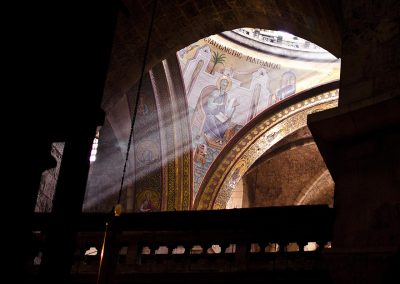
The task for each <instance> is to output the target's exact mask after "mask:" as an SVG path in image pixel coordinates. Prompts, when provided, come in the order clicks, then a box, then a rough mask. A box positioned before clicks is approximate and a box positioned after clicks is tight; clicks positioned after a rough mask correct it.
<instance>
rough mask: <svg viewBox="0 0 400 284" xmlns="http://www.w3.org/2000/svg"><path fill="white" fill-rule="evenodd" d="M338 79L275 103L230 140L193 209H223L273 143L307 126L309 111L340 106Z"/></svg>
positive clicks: (202, 186)
mask: <svg viewBox="0 0 400 284" xmlns="http://www.w3.org/2000/svg"><path fill="white" fill-rule="evenodd" d="M338 87H339V82H338V81H335V82H332V83H328V84H325V85H322V86H319V87H316V88H313V89H311V90H308V91H305V92H302V93H300V94H298V95H297V96H295V97H293V99H292V100H287V101H284V102H283V103H282V104H276V105H274V106H273V107H271V108H270V109H267V110H265V111H264V112H263V113H261V114H260V115H259V116H258V117H257V119H255V120H253V121H251V122H250V123H249V124H248V125H247V126H246V127H244V128H243V129H241V130H240V131H239V133H238V134H237V135H236V136H235V137H234V138H233V139H232V140H231V141H230V142H229V144H228V145H227V146H226V147H225V148H224V150H223V151H222V152H221V154H220V155H219V156H218V158H217V159H216V160H215V161H214V163H213V164H212V166H211V168H210V169H209V171H208V172H207V175H206V176H205V178H204V180H203V183H202V184H201V185H200V188H199V192H198V194H197V196H196V199H195V202H194V204H193V209H197V210H204V209H224V208H225V206H226V203H227V202H228V200H229V198H230V196H231V193H232V190H233V189H234V187H235V185H236V183H237V181H238V180H239V179H240V178H241V177H242V175H243V174H244V173H245V172H246V171H247V170H248V169H249V168H250V166H251V165H252V164H253V163H254V162H255V161H256V160H257V159H258V158H259V157H261V156H262V154H263V153H264V152H265V151H267V150H268V149H269V148H270V147H271V146H272V145H274V144H275V143H277V142H278V141H280V140H281V139H283V138H284V137H286V136H288V135H290V134H291V133H293V132H295V131H297V130H298V129H300V128H302V127H304V126H305V125H306V124H307V115H308V114H311V113H314V112H318V111H321V110H324V109H328V108H333V107H336V106H337V101H338Z"/></svg>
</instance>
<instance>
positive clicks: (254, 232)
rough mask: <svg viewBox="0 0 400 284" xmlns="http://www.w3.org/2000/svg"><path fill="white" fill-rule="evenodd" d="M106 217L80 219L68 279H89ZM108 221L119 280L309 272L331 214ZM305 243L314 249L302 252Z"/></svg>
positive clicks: (40, 225) (282, 211) (40, 220)
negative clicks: (128, 277)
mask: <svg viewBox="0 0 400 284" xmlns="http://www.w3.org/2000/svg"><path fill="white" fill-rule="evenodd" d="M49 218H51V215H49V214H37V215H35V222H34V226H33V228H32V229H33V230H34V231H41V230H45V229H46V224H49V223H50V222H49ZM107 218H108V217H107V215H105V214H83V216H82V218H81V223H80V224H79V231H80V232H79V235H78V245H77V248H76V253H75V263H74V265H73V267H72V272H71V273H72V275H75V277H81V276H82V277H83V276H84V275H86V276H88V275H89V276H90V277H92V278H93V277H95V275H96V273H97V271H98V266H99V255H100V251H101V246H102V240H103V236H104V229H105V223H106V222H107ZM113 218H114V220H112V221H111V223H112V224H113V227H112V229H111V232H109V233H110V234H113V236H114V240H115V242H114V243H113V244H111V245H112V247H113V251H114V254H116V257H114V259H115V261H116V262H118V265H117V267H116V273H117V275H119V276H120V277H126V275H133V274H134V275H137V274H141V275H143V274H149V273H150V274H154V273H156V274H157V273H158V274H159V273H199V272H219V273H232V272H235V273H236V272H240V271H249V270H260V269H261V270H264V271H275V272H276V271H283V270H285V271H286V270H292V269H295V270H296V269H297V270H298V269H300V270H307V269H315V267H318V266H320V263H319V258H320V254H321V251H322V250H323V249H324V248H325V247H326V246H327V244H328V242H329V241H331V237H332V224H333V212H332V209H330V208H329V207H328V206H322V205H321V206H319V205H316V206H290V207H270V208H249V209H231V210H212V211H186V212H182V211H181V212H178V211H174V212H148V213H136V214H122V215H121V216H119V217H113ZM108 221H109V222H110V220H108ZM307 244H309V246H308V247H307V246H306V245H307ZM310 244H311V246H314V248H315V250H312V251H310V250H309V247H310ZM305 246H306V249H304V247H305ZM89 282H90V281H89Z"/></svg>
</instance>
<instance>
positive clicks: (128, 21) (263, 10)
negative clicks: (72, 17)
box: [102, 0, 341, 110]
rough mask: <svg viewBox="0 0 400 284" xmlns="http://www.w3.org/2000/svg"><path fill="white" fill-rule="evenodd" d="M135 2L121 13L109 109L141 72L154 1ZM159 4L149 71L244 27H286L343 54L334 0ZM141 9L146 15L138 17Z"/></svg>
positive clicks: (174, 1) (105, 102)
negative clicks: (211, 37)
mask: <svg viewBox="0 0 400 284" xmlns="http://www.w3.org/2000/svg"><path fill="white" fill-rule="evenodd" d="M133 3H136V2H132V3H131V2H129V3H128V2H126V6H127V7H126V8H127V10H128V11H129V13H122V12H121V13H120V14H119V16H118V22H117V27H116V32H115V37H114V44H113V51H112V55H111V60H110V67H109V74H108V77H107V82H106V88H105V91H104V96H103V105H102V106H103V108H104V109H105V110H107V108H108V106H109V105H113V102H114V101H117V100H118V99H119V97H120V96H122V95H123V93H124V92H125V91H126V90H128V89H129V88H131V87H132V86H133V85H134V84H135V82H137V80H138V79H139V77H140V70H141V62H142V57H143V55H144V50H145V42H146V41H145V40H144V39H146V37H147V32H148V26H149V24H150V18H151V15H150V13H151V10H152V9H149V8H148V9H145V8H144V7H145V6H148V5H149V4H146V5H144V4H143V5H142V6H141V5H135V4H133ZM157 5H158V6H157V13H156V18H155V21H154V28H153V33H152V37H151V43H150V48H149V53H148V61H147V66H146V70H149V69H151V68H152V67H153V66H155V65H156V64H157V63H158V62H160V61H161V60H163V59H164V58H167V57H168V56H169V55H171V54H173V53H174V52H176V51H178V50H180V49H182V48H183V47H185V46H188V45H189V44H191V43H193V42H195V41H197V40H199V39H200V38H204V37H206V36H209V35H212V34H217V33H221V32H223V31H228V30H232V29H236V28H241V27H257V28H264V29H272V30H284V31H287V32H289V33H292V34H295V35H297V36H300V37H302V38H304V39H307V40H308V41H311V42H313V43H315V44H317V45H319V46H321V47H322V48H324V49H326V50H328V51H329V52H331V53H332V54H334V55H335V56H336V57H340V52H341V36H340V34H341V33H340V23H339V20H338V19H339V17H338V14H339V11H338V8H337V7H336V6H337V5H334V3H333V2H332V1H328V0H324V1H314V0H304V1H293V0H282V1H272V2H265V1H263V0H255V1H244V2H243V1H242V2H240V3H239V2H237V3H236V2H232V3H227V2H226V1H223V0H217V1H185V2H182V1H179V0H172V1H158V4H157ZM138 13H140V14H141V17H135V15H137V14H138ZM139 19H140V20H141V21H140V22H139V21H138V20H139ZM143 19H147V21H143ZM316 23H318V25H317V24H316ZM327 35H329V36H327Z"/></svg>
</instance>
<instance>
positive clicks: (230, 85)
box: [217, 75, 232, 91]
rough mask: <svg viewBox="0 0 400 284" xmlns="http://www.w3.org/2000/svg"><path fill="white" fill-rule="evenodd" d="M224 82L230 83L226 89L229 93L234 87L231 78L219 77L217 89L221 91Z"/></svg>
mask: <svg viewBox="0 0 400 284" xmlns="http://www.w3.org/2000/svg"><path fill="white" fill-rule="evenodd" d="M222 80H227V81H228V86H227V87H226V91H229V90H230V89H231V87H232V80H231V78H229V77H228V76H225V75H224V76H221V77H219V78H218V80H217V88H218V89H220V87H221V81H222Z"/></svg>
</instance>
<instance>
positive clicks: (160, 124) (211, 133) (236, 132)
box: [84, 28, 340, 212]
mask: <svg viewBox="0 0 400 284" xmlns="http://www.w3.org/2000/svg"><path fill="white" fill-rule="evenodd" d="M339 76H340V59H338V58H336V57H334V56H333V55H332V54H330V53H329V52H327V51H326V50H324V49H322V48H320V47H318V46H316V45H315V44H311V43H310V42H309V41H308V40H304V39H302V38H300V37H299V36H294V35H291V34H289V33H287V32H276V31H272V30H263V29H253V28H241V29H236V30H233V31H229V32H223V33H221V34H218V35H212V36H209V37H206V38H202V39H200V40H198V41H196V42H194V43H192V44H190V45H189V46H187V47H185V48H183V49H181V50H179V51H178V52H177V53H176V54H174V55H171V56H169V57H168V58H166V59H164V60H163V61H162V62H160V63H159V64H157V65H155V66H154V67H153V68H152V69H151V70H149V72H148V73H147V74H146V76H145V78H144V82H143V88H142V91H141V93H140V95H139V98H137V99H138V100H139V104H138V112H137V116H136V117H135V126H134V136H133V144H132V146H133V147H132V148H133V150H132V153H131V155H130V157H129V161H128V162H129V164H128V169H127V173H128V176H129V180H128V182H127V186H126V187H125V188H124V192H123V200H124V207H125V210H127V211H128V212H132V211H133V212H140V211H141V212H148V211H169V210H191V209H217V208H218V209H222V208H226V204H227V202H228V200H229V197H230V196H231V192H232V190H233V189H234V188H235V187H236V185H237V184H238V182H239V181H240V180H241V177H242V176H243V174H245V172H246V171H247V170H248V169H249V167H250V166H251V165H252V163H254V162H255V160H256V159H258V158H259V157H260V156H261V155H262V153H263V152H264V151H267V150H268V148H269V147H272V146H273V144H274V143H277V142H279V141H280V140H281V139H283V138H284V137H286V136H288V135H290V134H291V133H293V132H294V131H296V130H297V129H299V128H301V127H304V125H305V124H306V116H307V114H308V113H312V112H316V111H320V110H323V109H326V108H331V107H334V106H336V103H337V98H338V92H337V91H335V90H336V89H337V88H338V86H337V83H332V82H333V81H335V80H336V81H337V80H338V79H339ZM327 86H328V87H327ZM317 87H318V88H317ZM134 90H135V87H132V88H131V89H130V90H129V91H128V92H126V93H125V94H124V96H123V97H122V98H121V99H120V100H119V101H118V102H117V103H116V104H115V105H114V106H113V107H111V108H110V110H109V111H108V113H107V121H108V123H109V124H110V125H109V127H108V129H109V130H108V131H110V134H111V133H112V134H113V135H112V136H113V142H112V143H110V142H108V143H107V144H106V143H103V146H104V147H105V148H108V150H105V151H103V153H104V152H106V151H110V152H113V153H114V154H112V155H114V158H113V159H114V161H115V164H118V163H119V162H121V159H122V158H123V157H124V155H125V153H126V148H127V147H126V146H124V145H126V143H127V139H128V136H129V133H128V130H129V126H130V121H131V118H132V114H133V109H132V105H134V104H133V103H134V102H135V97H134V95H135V92H134ZM318 92H319V93H318ZM292 120H293V122H290V121H292ZM266 122H268V123H269V124H268V125H267V126H264V128H263V129H262V130H259V129H258V127H260V125H262V124H263V123H266ZM288 123H292V124H293V125H292V126H290V127H288V126H287V124H288ZM275 128H279V129H278V130H277V129H275ZM274 129H275V130H274ZM104 131H106V130H104ZM254 131H256V132H257V133H259V135H253V134H252V133H253V132H254ZM268 131H269V132H271V131H272V132H273V131H276V133H275V132H274V133H275V134H274V133H272V132H271V133H272V134H271V133H269V132H268ZM267 132H268V133H267ZM277 133H278V134H277ZM264 134H265V135H273V136H274V137H275V136H276V138H277V139H276V140H274V141H273V143H272V144H271V143H270V144H269V145H268V147H266V146H265V145H264V144H265V141H264V142H262V140H263V139H264V138H261V136H262V135H264ZM101 136H103V134H102V135H101ZM270 137H271V136H270ZM110 138H111V137H110ZM243 139H248V141H247V142H249V143H246V147H242V146H240V145H239V146H238V145H237V143H243ZM268 139H270V138H268ZM260 143H261V144H263V145H264V146H263V147H259V146H257V147H258V152H257V153H256V154H249V153H250V152H251V151H253V150H254V149H253V148H254V147H256V145H258V144H260ZM101 144H102V143H101V142H100V145H99V150H101V148H102V145H101ZM238 147H239V148H238ZM115 148H117V149H115ZM237 149H239V150H237ZM227 153H230V154H232V153H234V157H230V158H229V159H228V160H229V164H230V166H234V167H232V168H229V167H226V163H227V160H226V158H227V157H226V155H227ZM110 154H111V153H110ZM250 156H251V157H250ZM117 157H118V158H117ZM243 157H247V158H245V159H243ZM108 159H109V158H107V155H105V156H104V157H103V158H102V157H101V154H100V153H99V158H98V160H97V161H96V162H94V163H93V164H92V167H93V170H92V171H91V174H92V176H90V179H89V182H88V190H87V193H86V200H85V206H84V208H85V210H87V211H97V210H99V209H100V210H106V207H110V206H111V205H112V201H113V200H116V191H117V187H116V186H115V179H114V178H112V179H111V180H110V179H109V178H108V177H104V176H102V172H104V169H105V168H104V167H107V172H110V171H114V172H115V173H117V172H118V170H119V169H120V167H113V166H112V164H110V162H109V160H108ZM118 160H119V162H118ZM96 163H97V164H96ZM121 165H122V162H121ZM111 167H112V168H111ZM99 186H100V187H102V188H103V190H101V194H97V193H96V191H97V190H99ZM228 188H229V190H228ZM222 196H223V197H222ZM210 197H211V198H210ZM107 200H108V201H107ZM100 204H101V205H100ZM101 208H104V209H101Z"/></svg>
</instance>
